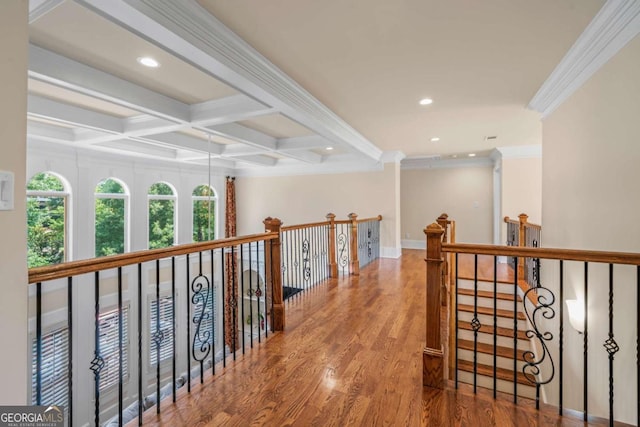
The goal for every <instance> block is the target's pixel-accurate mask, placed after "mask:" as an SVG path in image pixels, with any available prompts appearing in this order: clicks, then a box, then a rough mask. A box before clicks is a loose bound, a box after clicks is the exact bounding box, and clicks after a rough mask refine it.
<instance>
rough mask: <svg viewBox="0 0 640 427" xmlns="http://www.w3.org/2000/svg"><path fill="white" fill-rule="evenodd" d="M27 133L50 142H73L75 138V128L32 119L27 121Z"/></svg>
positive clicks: (34, 137)
mask: <svg viewBox="0 0 640 427" xmlns="http://www.w3.org/2000/svg"><path fill="white" fill-rule="evenodd" d="M27 135H28V136H30V137H32V138H33V139H39V140H41V141H49V142H73V141H74V140H75V133H74V131H73V129H70V128H65V127H60V126H54V125H49V124H46V123H38V122H34V121H31V120H29V121H28V122H27Z"/></svg>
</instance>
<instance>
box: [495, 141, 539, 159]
mask: <svg viewBox="0 0 640 427" xmlns="http://www.w3.org/2000/svg"><path fill="white" fill-rule="evenodd" d="M493 153H496V157H500V158H502V159H535V158H541V157H542V145H540V144H535V145H514V146H510V147H497V148H496V149H495V151H493V152H492V156H493Z"/></svg>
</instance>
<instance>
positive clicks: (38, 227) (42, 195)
mask: <svg viewBox="0 0 640 427" xmlns="http://www.w3.org/2000/svg"><path fill="white" fill-rule="evenodd" d="M68 196H69V192H68V190H67V188H65V185H64V184H63V181H62V180H61V179H60V178H59V177H57V176H55V175H53V174H51V173H47V172H43V173H38V174H36V175H34V176H33V178H31V180H30V181H29V182H28V183H27V239H28V240H27V247H28V252H27V264H28V266H29V267H38V266H41V265H50V264H58V263H61V262H64V261H66V260H67V252H68V251H67V250H66V246H67V236H66V229H67V209H66V206H67V199H68Z"/></svg>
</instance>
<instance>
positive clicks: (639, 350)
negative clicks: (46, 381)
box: [636, 265, 640, 426]
mask: <svg viewBox="0 0 640 427" xmlns="http://www.w3.org/2000/svg"><path fill="white" fill-rule="evenodd" d="M636 387H637V390H636V399H637V401H636V408H638V409H637V411H636V412H637V417H638V419H637V422H636V425H639V426H640V265H639V266H637V267H636Z"/></svg>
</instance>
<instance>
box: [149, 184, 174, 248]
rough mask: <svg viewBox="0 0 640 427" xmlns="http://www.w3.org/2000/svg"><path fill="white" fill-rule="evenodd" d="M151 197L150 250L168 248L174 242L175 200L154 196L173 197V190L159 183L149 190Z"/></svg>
mask: <svg viewBox="0 0 640 427" xmlns="http://www.w3.org/2000/svg"><path fill="white" fill-rule="evenodd" d="M149 196H150V197H149V249H158V248H166V247H167V246H171V245H173V242H174V232H173V228H174V224H173V221H174V218H175V215H174V211H175V200H173V199H154V198H153V196H173V190H171V187H169V186H168V185H167V184H164V183H161V182H159V183H156V184H153V185H152V186H151V188H149Z"/></svg>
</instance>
